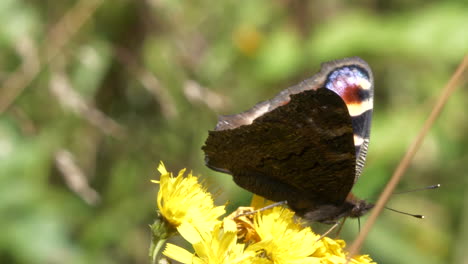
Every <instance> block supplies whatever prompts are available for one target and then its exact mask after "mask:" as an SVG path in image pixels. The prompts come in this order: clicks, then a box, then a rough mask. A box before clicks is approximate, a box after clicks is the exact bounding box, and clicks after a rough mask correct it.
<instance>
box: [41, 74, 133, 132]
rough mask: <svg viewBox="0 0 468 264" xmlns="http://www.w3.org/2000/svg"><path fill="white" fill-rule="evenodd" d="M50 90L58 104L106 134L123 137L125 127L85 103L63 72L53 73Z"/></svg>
mask: <svg viewBox="0 0 468 264" xmlns="http://www.w3.org/2000/svg"><path fill="white" fill-rule="evenodd" d="M49 87H50V90H51V92H52V94H53V95H55V97H56V98H57V100H58V101H59V102H60V104H61V105H62V106H63V107H66V108H67V109H70V110H71V111H73V112H74V113H76V114H78V115H79V116H81V117H82V118H83V119H85V120H87V121H88V122H90V123H91V124H93V125H94V126H95V127H97V128H99V129H100V130H101V131H102V132H104V133H105V134H107V135H111V136H113V137H115V138H123V137H124V136H125V134H126V133H125V129H124V128H123V127H122V126H121V125H119V124H118V123H117V122H116V121H114V120H113V119H111V118H110V117H108V116H106V115H105V114H104V113H103V112H101V111H99V110H98V109H97V108H95V107H93V106H92V105H91V104H89V103H87V102H86V101H85V100H84V99H83V97H82V96H81V95H80V94H78V93H77V92H76V91H75V90H74V89H73V88H72V86H71V84H70V82H69V81H68V79H67V78H66V75H65V74H60V73H53V74H52V75H51V78H50V86H49Z"/></svg>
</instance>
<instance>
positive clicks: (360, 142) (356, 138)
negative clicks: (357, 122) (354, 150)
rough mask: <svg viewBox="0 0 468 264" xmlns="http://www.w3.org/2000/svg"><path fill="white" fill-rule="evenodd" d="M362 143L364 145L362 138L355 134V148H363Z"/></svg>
mask: <svg viewBox="0 0 468 264" xmlns="http://www.w3.org/2000/svg"><path fill="white" fill-rule="evenodd" d="M362 143H364V139H363V138H362V137H361V136H359V135H356V134H354V146H356V147H357V146H361V145H362Z"/></svg>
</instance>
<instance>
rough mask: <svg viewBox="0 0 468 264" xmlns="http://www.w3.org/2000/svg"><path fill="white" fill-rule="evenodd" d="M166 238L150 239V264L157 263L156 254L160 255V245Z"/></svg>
mask: <svg viewBox="0 0 468 264" xmlns="http://www.w3.org/2000/svg"><path fill="white" fill-rule="evenodd" d="M166 241H167V239H157V240H155V239H152V240H151V247H150V254H149V255H150V257H151V263H152V264H157V262H158V259H159V258H158V256H160V252H159V251H161V248H162V246H163V245H164V244H165V243H166Z"/></svg>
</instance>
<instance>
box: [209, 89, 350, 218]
mask: <svg viewBox="0 0 468 264" xmlns="http://www.w3.org/2000/svg"><path fill="white" fill-rule="evenodd" d="M347 112H348V110H347V108H346V105H345V104H344V102H343V101H342V100H341V99H340V97H339V96H337V95H336V94H335V93H334V92H332V91H330V90H327V89H318V90H316V91H315V90H308V91H304V92H302V93H300V94H298V95H292V96H291V100H290V102H289V103H287V104H285V105H283V106H280V107H278V108H276V109H274V110H272V111H270V112H268V113H265V114H264V115H262V116H260V117H258V118H257V119H255V120H254V121H253V123H252V124H250V125H244V126H239V127H237V128H234V129H226V130H219V131H210V132H209V136H208V139H207V141H206V144H205V146H204V147H203V150H204V151H205V154H206V163H207V165H208V166H209V167H210V168H212V169H215V170H218V171H222V172H225V173H229V174H231V175H233V177H234V181H235V182H236V183H237V184H239V185H240V186H241V187H243V188H245V189H247V190H249V191H251V192H253V193H256V194H259V195H261V196H264V197H265V198H267V199H270V200H273V201H281V200H288V202H289V204H290V206H291V207H293V208H296V209H300V208H306V207H310V206H311V205H310V202H311V201H314V202H315V203H318V204H321V203H340V202H342V201H343V200H344V199H345V198H346V196H347V195H348V193H349V191H350V190H351V187H352V185H353V182H354V174H355V160H356V156H355V148H354V144H353V129H352V125H351V118H350V116H349V115H348V114H347ZM331 186H333V187H331ZM321 201H323V202H321Z"/></svg>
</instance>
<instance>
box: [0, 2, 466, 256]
mask: <svg viewBox="0 0 468 264" xmlns="http://www.w3.org/2000/svg"><path fill="white" fill-rule="evenodd" d="M0 22H1V23H0V51H1V52H0V82H1V87H0V111H1V116H0V227H1V231H0V263H147V262H148V260H147V252H148V251H147V250H148V246H149V241H150V233H149V228H148V225H149V224H151V223H152V221H153V219H154V218H155V215H156V214H155V210H156V202H155V199H156V198H155V195H156V192H157V185H154V184H151V183H150V180H151V179H155V178H157V177H158V174H157V172H156V167H157V164H158V162H159V161H160V160H163V161H164V162H165V163H166V165H167V167H168V168H169V169H170V170H172V171H174V172H176V171H178V170H179V169H182V168H188V169H191V170H193V171H194V173H195V174H201V175H203V178H204V179H205V181H206V182H207V183H208V184H209V186H210V190H212V191H215V192H218V193H221V194H220V195H219V196H218V201H217V203H218V204H223V203H225V201H226V200H229V201H230V207H229V208H230V209H231V210H232V209H233V208H234V207H235V206H238V205H248V203H249V199H250V196H249V194H248V193H247V192H245V191H243V190H241V189H240V188H238V187H236V186H235V185H233V183H232V180H231V177H229V176H226V175H222V174H220V173H216V172H213V171H210V170H209V169H207V168H206V167H205V166H204V162H203V153H202V151H201V149H200V148H201V146H202V145H203V142H204V140H205V139H206V137H207V131H208V130H210V129H212V128H213V127H214V125H215V123H216V116H217V115H218V114H233V113H238V112H240V111H243V110H246V109H248V108H250V107H251V106H252V105H254V104H255V103H257V102H258V101H262V100H266V99H268V98H271V97H272V96H274V95H275V94H276V93H278V92H279V91H280V90H282V89H284V88H286V87H288V86H291V85H294V84H297V83H298V82H300V81H301V80H303V79H305V78H307V77H310V76H312V75H313V74H314V73H315V72H316V71H318V69H319V65H320V63H321V62H324V61H329V60H332V59H338V58H343V57H348V56H360V57H362V58H363V59H365V60H366V61H367V62H368V63H369V64H370V65H371V66H372V68H373V71H374V75H375V89H376V91H375V93H376V98H375V112H374V113H375V115H374V120H373V127H372V140H371V145H370V152H369V155H368V162H367V165H366V169H365V170H364V174H363V175H362V176H361V178H360V180H359V182H358V184H357V185H356V186H355V189H354V192H355V193H356V194H357V195H358V196H359V197H363V198H368V200H370V201H375V199H376V197H377V196H378V194H379V193H380V191H381V190H382V189H383V187H384V186H385V184H386V182H387V180H388V179H389V177H390V175H391V174H392V172H393V170H394V168H395V166H396V165H397V163H398V162H399V160H400V158H401V157H402V155H403V154H404V152H405V150H406V148H407V147H408V145H409V144H410V142H411V141H412V140H413V139H414V137H415V135H416V134H417V132H418V130H419V129H420V127H421V126H422V124H423V122H424V120H425V119H426V117H427V116H428V114H429V112H430V110H431V108H432V106H433V103H434V101H435V100H436V99H437V97H438V94H439V91H440V90H441V88H442V87H443V85H444V84H445V83H446V82H447V80H448V79H449V77H450V76H451V74H452V73H453V72H454V70H455V68H456V66H457V64H458V63H459V62H460V61H461V60H462V58H463V56H464V54H465V53H466V52H467V50H468V49H467V48H468V2H467V1H466V0H458V1H456V0H454V1H426V0H409V1H408V0H404V1H403V0H394V1H387V0H376V1H372V0H363V1H336V0H332V1H300V0H274V1H266V0H249V1H234V0H227V1H208V0H201V1H176V0H172V1H169V0H146V1H144V0H138V1H136V0H127V1H124V0H116V1H98V0H81V1H79V0H78V1H71V0H62V1H57V0H42V1H31V0H29V1H28V0H22V1H20V0H1V1H0ZM465 77H466V76H465ZM466 88H467V86H466V85H464V87H462V88H460V89H458V90H457V91H456V93H455V95H454V96H453V97H452V98H451V99H450V100H449V102H448V104H447V106H446V108H445V110H444V111H443V113H442V115H441V116H440V118H439V120H438V121H437V123H436V125H435V127H433V128H432V130H431V133H430V134H429V136H428V138H427V139H426V140H425V143H424V145H423V146H422V149H421V150H420V151H419V152H418V154H417V156H416V158H415V160H414V162H413V163H412V166H411V167H410V169H409V171H408V172H407V173H406V175H405V178H404V179H403V181H402V182H401V183H400V185H399V187H398V189H399V190H407V189H412V188H418V187H423V186H426V185H431V184H435V183H440V184H442V188H441V189H438V190H436V191H424V192H415V193H410V194H404V195H403V194H402V195H397V196H394V198H392V199H391V201H390V203H389V206H391V207H393V208H396V209H399V210H403V211H407V212H411V213H421V214H424V215H426V219H424V220H419V219H414V218H411V217H407V216H404V215H399V214H395V213H392V212H389V211H385V212H383V214H382V215H381V217H380V218H379V219H378V221H377V224H376V226H375V227H374V229H373V230H372V232H371V234H370V237H369V238H368V240H367V241H366V243H365V247H364V248H363V250H362V252H363V253H368V254H370V255H371V256H372V258H373V259H374V260H375V261H378V262H379V263H428V264H431V263H468V257H467V255H466V252H465V251H466V249H467V248H468V192H467V191H466V189H467V185H468V183H467V176H468V172H467V171H468V137H467V136H466V135H467V132H468V115H467V110H466V107H467V102H468V101H467V96H468V93H467V90H466ZM362 220H363V221H365V220H366V219H365V218H364V219H362ZM357 232H358V225H357V221H348V222H347V223H346V225H345V228H344V231H343V236H344V237H345V238H346V240H347V241H348V243H351V241H352V240H353V238H355V237H356V235H357Z"/></svg>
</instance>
